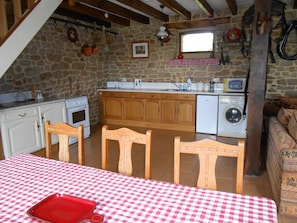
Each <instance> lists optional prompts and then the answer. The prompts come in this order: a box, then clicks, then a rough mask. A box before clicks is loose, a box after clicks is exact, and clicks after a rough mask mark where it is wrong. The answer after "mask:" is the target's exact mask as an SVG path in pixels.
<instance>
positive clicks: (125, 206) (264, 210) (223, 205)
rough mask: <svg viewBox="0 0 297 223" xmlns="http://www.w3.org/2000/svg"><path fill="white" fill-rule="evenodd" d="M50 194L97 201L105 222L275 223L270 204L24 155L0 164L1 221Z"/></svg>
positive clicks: (23, 218)
mask: <svg viewBox="0 0 297 223" xmlns="http://www.w3.org/2000/svg"><path fill="white" fill-rule="evenodd" d="M55 193H62V194H67V195H72V196H76V197H79V198H83V199H88V200H93V201H96V202H99V204H100V205H98V209H96V210H95V212H98V213H103V214H104V215H105V222H116V223H119V222H133V223H136V222H137V223H138V222H162V223H163V222H207V223H210V222H211V223H214V222H224V223H227V222H250V223H256V222H259V223H264V222H277V211H276V205H275V203H274V201H272V200H270V199H267V198H263V197H255V196H247V195H238V194H233V193H226V192H219V191H210V190H204V189H198V188H195V187H188V186H182V185H175V184H171V183H167V182H161V181H154V180H145V179H142V178H136V177H128V176H123V175H121V174H117V173H113V172H110V171H105V170H101V169H96V168H92V167H87V166H80V165H77V164H71V163H64V162H60V161H55V160H51V159H46V158H41V157H37V156H33V155H28V154H20V155H17V156H14V157H11V158H10V159H7V160H2V161H0V222H22V223H25V222H38V221H37V220H34V219H31V217H30V216H28V215H27V214H26V211H27V210H28V209H29V208H30V207H32V206H34V205H35V204H36V203H38V202H39V201H41V200H42V199H44V198H46V197H47V196H49V195H52V194H55Z"/></svg>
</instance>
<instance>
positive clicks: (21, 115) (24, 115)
mask: <svg viewBox="0 0 297 223" xmlns="http://www.w3.org/2000/svg"><path fill="white" fill-rule="evenodd" d="M26 115H27V113H26V112H25V113H23V114H19V117H22V118H24V117H26Z"/></svg>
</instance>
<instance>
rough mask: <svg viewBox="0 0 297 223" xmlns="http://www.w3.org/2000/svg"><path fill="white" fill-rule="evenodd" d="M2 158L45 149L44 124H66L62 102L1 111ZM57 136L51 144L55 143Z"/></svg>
mask: <svg viewBox="0 0 297 223" xmlns="http://www.w3.org/2000/svg"><path fill="white" fill-rule="evenodd" d="M0 114H1V136H2V144H3V152H4V157H5V158H6V159H7V158H9V157H10V156H13V155H16V154H19V153H32V152H35V151H37V150H39V149H41V148H44V147H45V134H44V122H45V120H50V121H51V123H57V122H67V119H66V107H65V102H64V100H60V101H56V102H55V101H53V102H47V103H38V104H34V105H31V106H22V107H15V108H12V109H5V110H3V111H1V113H0ZM57 142H58V138H57V136H54V137H53V143H57Z"/></svg>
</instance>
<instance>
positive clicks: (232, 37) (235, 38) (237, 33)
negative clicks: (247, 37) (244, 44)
mask: <svg viewBox="0 0 297 223" xmlns="http://www.w3.org/2000/svg"><path fill="white" fill-rule="evenodd" d="M226 37H227V40H228V42H231V43H234V42H239V41H240V39H241V30H240V29H238V28H232V29H229V30H228V32H227V33H226Z"/></svg>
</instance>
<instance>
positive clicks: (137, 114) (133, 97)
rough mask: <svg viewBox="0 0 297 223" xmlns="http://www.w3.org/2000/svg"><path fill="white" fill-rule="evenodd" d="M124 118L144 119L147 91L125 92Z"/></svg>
mask: <svg viewBox="0 0 297 223" xmlns="http://www.w3.org/2000/svg"><path fill="white" fill-rule="evenodd" d="M123 97H124V103H123V105H124V106H123V107H124V109H123V118H124V120H132V121H143V120H144V101H145V93H141V92H140V93H138V92H135V93H134V92H133V93H130V92H129V93H124V94H123Z"/></svg>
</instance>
